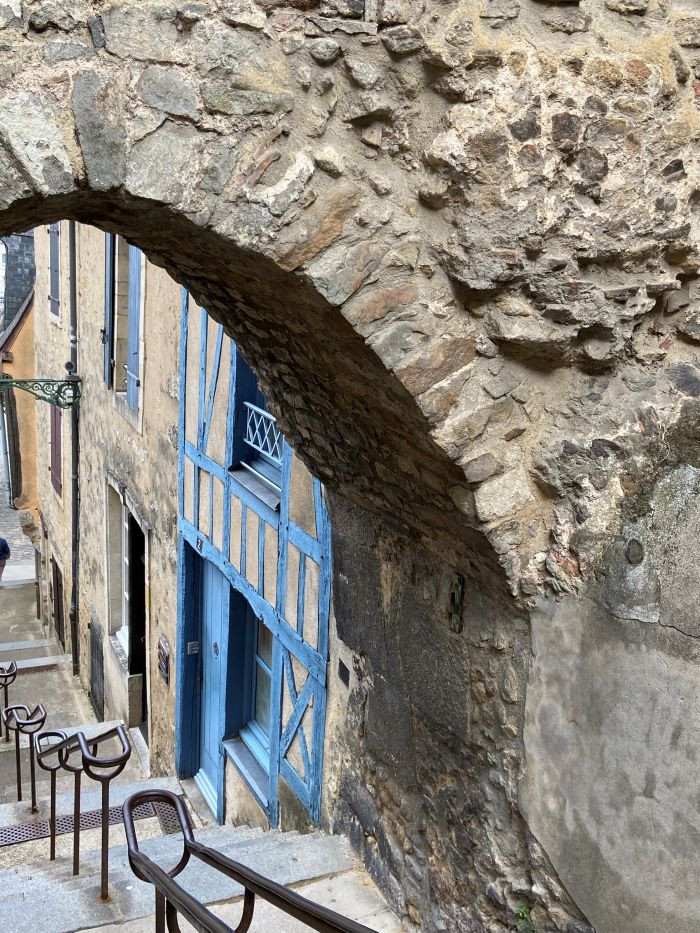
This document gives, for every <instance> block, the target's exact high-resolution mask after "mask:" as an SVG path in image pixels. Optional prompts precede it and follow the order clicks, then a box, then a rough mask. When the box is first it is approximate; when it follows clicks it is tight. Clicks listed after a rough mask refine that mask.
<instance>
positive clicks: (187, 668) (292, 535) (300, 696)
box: [175, 290, 331, 826]
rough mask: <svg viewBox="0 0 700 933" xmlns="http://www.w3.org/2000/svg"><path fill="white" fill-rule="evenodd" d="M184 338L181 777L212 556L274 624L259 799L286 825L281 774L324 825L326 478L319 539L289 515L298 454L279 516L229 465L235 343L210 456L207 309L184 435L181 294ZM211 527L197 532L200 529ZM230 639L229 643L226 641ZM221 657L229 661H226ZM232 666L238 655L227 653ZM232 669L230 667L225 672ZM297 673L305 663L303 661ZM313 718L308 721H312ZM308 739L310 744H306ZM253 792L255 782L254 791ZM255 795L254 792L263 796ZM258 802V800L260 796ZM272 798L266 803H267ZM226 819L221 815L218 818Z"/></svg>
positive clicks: (192, 750) (190, 756)
mask: <svg viewBox="0 0 700 933" xmlns="http://www.w3.org/2000/svg"><path fill="white" fill-rule="evenodd" d="M181 317H182V325H181V343H180V418H179V431H178V437H179V463H178V492H179V508H178V568H179V570H178V607H177V612H178V623H177V673H178V676H177V678H176V684H177V694H176V705H177V728H176V739H175V756H176V767H177V771H178V774H179V775H180V776H182V777H186V776H191V775H193V774H194V773H195V772H196V770H197V767H198V761H197V756H198V748H199V743H198V730H199V721H200V708H199V702H200V700H199V683H198V663H199V661H198V655H197V654H190V653H188V647H187V646H188V643H190V642H196V641H197V640H198V637H199V634H198V612H199V608H198V592H199V588H198V579H197V566H198V560H199V559H200V558H201V559H204V560H208V561H211V562H212V563H213V564H214V565H215V566H216V567H217V568H218V569H219V570H220V571H221V572H222V573H223V575H224V577H225V578H226V579H227V580H228V582H229V583H230V585H231V587H233V589H234V590H235V591H236V592H237V593H239V594H241V596H242V597H243V598H244V599H245V600H246V601H247V602H248V604H249V605H250V607H251V608H252V611H253V612H254V613H255V615H256V616H257V617H258V618H260V619H261V620H262V621H263V622H264V624H265V625H266V626H267V627H268V628H269V630H270V631H271V633H272V635H273V658H272V702H271V730H270V770H269V786H268V797H267V801H266V802H264V801H260V802H261V804H262V805H263V807H264V808H265V809H266V813H267V816H268V819H269V821H270V824H271V825H272V826H277V825H278V822H279V801H278V783H279V778H280V777H282V778H283V779H284V780H285V782H286V783H287V784H288V786H289V787H290V789H291V790H292V792H293V793H294V794H295V795H296V796H297V797H298V799H299V800H300V801H301V802H302V804H303V805H304V806H305V807H306V809H307V811H308V813H309V816H310V817H311V819H312V820H313V821H314V822H315V823H316V824H318V823H320V816H321V784H322V775H323V751H324V748H323V746H324V735H325V719H326V678H327V667H328V626H329V617H330V599H331V529H330V521H329V518H328V512H327V510H326V506H325V502H324V497H323V489H322V486H321V483H320V482H319V481H318V480H317V479H314V480H313V488H314V506H315V517H316V537H315V538H314V537H313V536H312V535H310V534H309V533H308V532H307V531H305V530H304V529H303V528H301V527H300V526H299V525H297V524H296V523H295V522H293V521H292V520H291V518H290V501H289V494H290V476H291V469H292V456H293V455H292V451H291V448H290V447H289V445H288V444H287V443H286V442H285V443H284V445H283V452H282V465H281V477H282V479H281V498H280V508H279V512H277V511H275V510H274V509H272V508H270V507H269V506H268V505H266V504H265V503H264V502H262V501H261V500H260V499H258V498H257V497H256V496H255V495H254V494H253V493H251V492H250V491H249V490H248V489H247V488H246V487H245V486H243V485H242V484H241V483H240V482H238V480H236V478H235V477H234V476H233V475H232V474H231V472H230V471H229V469H227V467H228V466H230V465H231V464H232V463H233V456H234V443H235V438H236V436H237V434H236V432H237V431H238V432H240V417H239V418H237V417H236V413H237V405H238V409H239V410H240V409H241V408H242V406H241V405H240V400H239V399H237V398H236V384H237V383H236V362H237V354H236V351H235V346H234V344H233V343H231V354H230V359H231V363H230V374H229V386H228V411H227V419H226V455H225V463H224V464H221V463H217V462H216V461H215V460H213V459H212V458H211V457H210V456H208V454H207V452H206V451H207V442H208V438H209V432H210V427H211V420H212V417H213V411H214V399H215V393H216V386H217V382H218V380H219V377H220V373H219V369H220V364H221V359H222V348H223V340H224V339H225V338H224V335H223V328H222V327H220V326H219V328H218V331H217V336H216V345H215V349H214V356H213V359H214V365H213V367H212V373H211V376H210V384H209V386H207V358H208V347H207V343H208V339H209V338H208V315H207V313H206V311H202V312H201V328H200V335H201V337H200V347H199V350H200V354H199V379H198V387H197V382H196V381H194V380H192V379H190V386H192V385H193V384H194V385H195V387H196V389H195V390H196V391H198V399H197V402H198V424H197V432H196V438H197V442H196V445H195V444H193V443H192V442H190V441H189V440H187V438H186V435H185V424H186V410H187V382H188V380H187V349H188V340H189V339H190V332H189V327H188V319H189V297H188V294H187V292H186V291H184V290H183V294H182V305H181ZM187 461H189V462H190V463H191V464H192V465H193V467H194V471H193V473H194V490H193V491H192V500H193V515H192V519H193V521H190V520H189V519H188V518H186V517H185V514H184V504H185V494H186V490H185V475H186V470H185V466H186V463H187ZM215 478H216V479H217V480H218V481H220V482H221V484H222V486H223V491H224V506H223V530H222V542H221V544H222V546H221V549H219V548H218V547H216V546H215V544H214V543H213V540H212V539H213V495H212V491H213V482H214V479H215ZM202 481H204V482H207V481H208V482H209V483H210V492H209V504H210V507H209V514H208V515H207V516H204V519H205V521H204V522H203V523H202V522H201V521H200V515H199V512H200V485H201V482H202ZM233 497H235V498H237V499H238V500H239V501H240V504H241V546H240V570H239V569H236V567H234V566H233V565H232V564H231V563H230V561H229V559H228V556H229V554H230V543H231V533H232V529H231V501H232V498H233ZM248 521H257V522H258V523H259V526H260V527H259V529H258V530H259V532H260V531H262V533H259V535H258V554H257V558H258V580H257V587H256V586H253V585H252V584H251V583H250V582H249V581H248V579H247V578H246V543H247V536H246V526H247V522H248ZM198 524H199V525H201V527H202V528H203V529H204V530H200V528H199V527H197V525H198ZM265 525H270V526H271V527H272V528H274V529H275V530H276V531H277V540H278V554H277V587H276V594H275V604H274V605H272V604H271V603H269V602H268V601H267V600H266V599H265V598H264V595H263V592H264V588H263V579H264V578H263V562H264V557H265V553H264V531H265V527H264V526H265ZM290 544H291V545H294V547H296V548H297V549H298V551H299V581H298V595H297V605H296V609H297V625H295V626H293V625H291V624H290V623H289V622H288V621H287V618H286V608H287V607H286V598H287V572H288V563H289V546H290ZM309 561H314V562H315V563H316V564H317V565H318V568H319V603H318V631H317V639H316V645H315V646H313V645H312V644H310V643H309V642H308V641H305V640H304V626H303V614H304V605H305V580H306V571H307V567H308V562H309ZM224 643H228V640H227V639H226V638H225V639H224ZM292 659H294V660H295V661H296V662H297V665H298V666H301V667H302V668H303V669H304V670H305V672H306V679H305V683H304V684H303V686H301V687H298V686H297V684H296V681H295V674H294V666H293V664H292ZM222 660H224V659H222ZM230 661H231V663H233V659H230ZM224 669H225V668H224ZM297 670H298V667H297ZM285 690H286V692H287V696H288V698H289V701H290V703H291V712H290V713H289V714H288V716H287V721H286V722H284V721H283V709H284V697H283V693H284V691H285ZM311 702H313V706H312V708H311V710H310V712H311V730H310V732H311V734H310V735H309V736H307V735H306V733H305V731H304V727H303V725H302V720H303V719H304V718H305V713H306V712H307V711H308V707H309V703H311ZM221 705H222V708H227V707H228V706H230V703H229V700H228V698H223V702H222V704H221ZM307 718H308V717H307ZM295 737H296V738H297V740H298V742H297V744H298V747H299V750H300V755H301V761H302V770H303V774H301V773H299V770H298V769H297V768H296V767H295V766H294V764H293V763H292V762H291V760H290V758H289V756H288V753H289V751H290V749H291V746H292V743H293V742H294V739H295ZM223 738H227V736H223V737H222V745H221V756H220V762H221V765H220V776H219V787H220V789H221V794H220V800H221V801H223V782H224V767H225V754H224V747H223ZM307 738H308V742H307ZM251 789H252V788H251ZM256 796H257V794H256ZM258 799H259V798H258ZM265 804H266V805H265ZM217 818H218V819H219V820H220V821H222V820H223V812H222V813H220V814H217Z"/></svg>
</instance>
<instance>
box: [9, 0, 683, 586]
mask: <svg viewBox="0 0 700 933" xmlns="http://www.w3.org/2000/svg"><path fill="white" fill-rule="evenodd" d="M647 5H648V4H647V2H646V0H635V2H634V3H629V2H626V3H622V2H618V0H608V2H607V3H603V2H602V0H600V2H598V0H595V2H593V0H589V2H588V4H587V6H586V4H580V5H579V4H578V3H572V4H567V5H565V6H564V7H561V6H559V5H557V4H556V3H549V4H548V3H544V4H538V3H535V2H533V0H523V3H522V4H521V2H519V0H512V2H507V3H505V4H504V3H502V2H501V0H498V2H496V0H487V2H486V4H485V5H484V4H481V3H479V4H477V3H476V2H475V0H463V2H454V3H436V2H432V3H426V2H422V0H396V2H389V0H381V2H380V3H379V4H378V5H377V4H375V3H371V2H366V3H364V4H363V3H360V2H358V3H352V2H345V0H343V2H340V0H333V2H331V0H324V2H322V3H320V5H317V4H316V3H314V2H307V0H299V2H298V4H294V3H289V2H286V0H284V2H279V3H276V2H274V0H265V2H263V3H261V4H259V5H258V4H254V3H252V2H250V0H217V2H215V0H201V2H186V3H185V2H183V3H176V2H163V0H146V2H139V3H130V2H111V3H102V2H99V3H98V2H94V0H93V2H90V0H26V2H25V0H4V2H3V3H2V5H0V48H1V50H2V62H1V64H0V137H1V138H2V150H1V151H0V210H2V214H0V227H1V228H2V230H3V231H9V230H11V229H13V228H15V229H16V228H19V227H27V226H28V225H30V224H33V223H37V222H40V221H45V220H47V219H49V218H51V217H54V218H55V217H58V216H74V217H78V218H80V219H84V220H88V221H94V222H99V223H102V224H106V225H110V224H111V225H114V226H115V227H117V226H118V227H119V228H120V229H121V230H123V232H124V233H126V235H128V236H129V237H131V238H132V239H133V240H134V241H135V242H137V243H139V245H141V246H142V247H143V248H144V249H145V250H146V251H147V253H148V254H149V256H150V257H151V258H152V259H153V260H154V261H156V262H161V263H162V264H163V265H165V266H166V267H167V268H168V269H169V270H170V271H172V273H173V274H174V275H175V276H176V277H177V278H178V279H179V280H181V281H182V282H184V283H185V284H187V285H188V286H189V287H190V288H191V289H192V292H193V293H194V295H195V296H196V297H197V298H198V299H199V300H205V301H206V303H207V305H208V307H209V308H210V309H211V311H212V313H213V314H215V315H216V316H218V317H220V318H221V319H222V320H224V321H225V322H226V324H227V326H228V327H229V328H230V330H231V332H232V333H233V335H234V336H235V337H236V338H237V339H238V340H239V341H240V342H241V344H242V346H243V347H244V349H246V350H247V351H248V353H249V355H250V356H251V357H252V358H253V359H254V361H255V363H256V365H257V366H258V368H259V369H260V370H261V373H262V376H263V379H264V380H265V382H266V384H267V387H268V388H269V389H270V391H271V394H272V397H273V401H274V403H275V404H276V407H277V411H278V412H279V414H280V415H281V416H282V419H283V422H284V424H285V428H286V429H287V430H288V431H289V432H290V435H291V436H292V437H293V438H296V439H297V442H298V445H299V447H300V449H302V450H304V451H305V456H306V457H307V459H308V461H309V464H310V465H311V466H312V467H313V469H314V470H315V472H316V473H318V475H320V476H322V477H323V478H324V479H325V480H327V481H328V482H331V483H333V482H335V483H336V485H337V487H338V488H339V489H340V490H341V491H342V492H344V493H345V494H348V495H351V496H353V497H354V498H356V499H357V500H358V501H361V502H362V503H363V504H365V505H369V506H371V507H373V508H375V509H377V508H378V509H380V510H383V511H385V512H388V513H391V514H392V515H394V516H395V517H398V518H399V519H400V520H401V521H402V522H403V523H404V524H406V525H407V526H408V527H410V528H412V529H413V530H414V531H417V532H419V533H420V534H421V535H422V537H423V538H424V540H425V541H426V542H428V543H431V542H432V544H433V546H435V544H437V546H438V547H439V548H440V549H441V550H442V551H443V553H444V548H445V546H446V544H447V545H448V550H449V551H450V552H453V553H454V554H455V560H457V561H462V562H464V563H465V564H467V563H468V561H467V559H466V554H467V553H469V554H470V555H471V556H472V557H473V558H476V557H477V555H481V557H480V560H481V561H482V562H484V563H485V564H492V563H493V559H494V557H497V558H498V560H499V561H500V563H501V565H502V566H503V567H504V569H505V573H506V576H507V577H508V580H509V583H510V588H511V591H512V592H513V594H514V595H516V596H518V597H520V598H521V599H525V600H526V599H528V598H531V597H532V596H534V595H535V594H536V593H538V592H540V591H541V590H542V588H543V587H547V586H548V587H550V588H554V589H555V590H557V589H564V590H567V589H570V588H571V586H572V585H573V586H575V585H576V582H575V581H576V579H577V578H578V576H579V574H580V568H579V567H578V566H577V558H576V556H575V555H574V554H572V552H571V550H570V548H569V545H568V537H567V536H568V533H569V531H570V528H569V526H571V524H572V523H573V524H575V523H576V522H580V520H581V518H582V516H585V515H588V514H589V513H590V512H591V511H593V510H595V509H597V508H598V507H599V505H600V503H599V502H598V500H599V499H600V498H601V497H600V496H599V493H600V489H598V488H597V486H599V485H600V483H599V482H598V483H597V481H596V473H597V472H600V469H601V457H602V458H603V460H605V458H609V456H610V450H609V448H608V447H605V445H603V448H604V449H603V448H601V447H600V445H599V447H598V448H596V447H594V446H591V445H592V442H595V441H596V439H600V438H601V437H603V438H605V437H610V436H611V435H612V436H617V435H618V434H620V433H624V434H628V435H631V436H632V438H633V440H634V438H635V437H637V436H638V434H639V432H638V428H637V421H636V418H635V414H634V412H635V411H636V410H637V409H638V408H640V406H642V407H643V402H644V401H645V393H646V396H648V394H649V388H648V385H647V383H648V379H649V378H652V377H651V376H650V377H648V378H647V377H645V378H642V379H640V378H638V377H637V376H636V375H635V374H636V373H638V372H639V371H640V370H644V371H645V372H646V371H653V373H654V375H653V380H654V381H655V382H656V381H657V377H658V378H659V379H661V381H662V382H663V383H664V384H667V385H669V388H670V395H671V399H670V405H669V407H670V408H671V409H672V411H671V417H672V416H673V411H675V410H677V408H678V404H677V402H676V400H677V399H680V398H681V397H682V395H683V394H684V393H685V394H686V395H687V394H688V392H689V391H690V393H691V394H692V389H691V390H689V389H688V386H687V380H685V377H684V375H683V373H682V372H681V373H680V375H679V372H680V371H679V369H678V367H679V366H680V367H681V368H682V367H683V366H684V365H686V363H688V362H689V361H690V360H691V359H692V358H693V357H694V350H693V343H694V341H696V340H697V339H700V323H698V320H700V319H698V302H699V301H700V297H699V295H698V288H699V286H698V280H697V270H698V251H697V245H698V223H699V221H698V204H699V203H700V196H699V195H698V178H697V172H698V160H697V158H695V159H693V158H692V153H693V151H694V149H695V151H697V150H696V147H697V134H698V124H699V121H698V111H697V107H695V106H694V104H693V100H694V96H695V95H694V91H695V90H696V89H697V86H698V83H697V82H698V80H699V79H698V75H700V64H698V59H699V58H700V52H699V51H698V48H699V47H700V38H699V32H700V26H699V25H698V18H697V16H693V15H691V13H690V11H684V10H682V9H681V10H674V11H671V12H669V13H668V14H664V13H663V12H661V11H660V10H656V8H654V9H650V10H649V11H648V13H647V12H646V10H647ZM588 7H590V8H591V9H590V10H589V9H588ZM603 37H604V38H603ZM601 374H602V377H601ZM674 374H675V375H674ZM606 393H607V395H606ZM567 445H568V446H567ZM562 454H564V460H563V461H562ZM572 457H573V458H574V459H576V460H577V462H576V466H575V468H574V469H571V463H570V461H571V458H572ZM567 458H568V459H567ZM602 498H603V499H605V496H603V497H602ZM608 505H609V502H607V501H606V502H604V503H603V507H604V508H605V509H607V507H608ZM485 538H488V539H489V540H490V545H491V546H489V547H484V542H485ZM552 542H554V544H553V543H552ZM572 578H573V583H572Z"/></svg>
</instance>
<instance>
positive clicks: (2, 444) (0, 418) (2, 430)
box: [0, 399, 14, 508]
mask: <svg viewBox="0 0 700 933" xmlns="http://www.w3.org/2000/svg"><path fill="white" fill-rule="evenodd" d="M0 451H1V452H2V467H3V474H4V476H5V481H6V483H7V505H8V506H9V507H10V508H14V503H13V500H12V474H11V473H10V451H9V450H8V447H7V428H6V425H5V400H4V399H2V400H0Z"/></svg>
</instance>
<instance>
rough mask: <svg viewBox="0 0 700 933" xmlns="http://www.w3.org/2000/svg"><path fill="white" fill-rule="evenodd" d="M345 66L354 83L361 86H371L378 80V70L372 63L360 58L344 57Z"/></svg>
mask: <svg viewBox="0 0 700 933" xmlns="http://www.w3.org/2000/svg"><path fill="white" fill-rule="evenodd" d="M345 67H346V68H347V71H348V74H349V75H350V77H351V79H352V80H353V81H354V82H355V84H357V85H359V86H360V87H363V88H371V87H374V85H375V84H376V83H377V81H378V80H379V71H378V70H377V69H376V68H375V67H374V65H372V64H370V63H369V62H366V61H363V60H362V59H360V58H348V57H346V58H345Z"/></svg>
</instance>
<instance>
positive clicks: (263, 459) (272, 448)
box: [231, 351, 284, 509]
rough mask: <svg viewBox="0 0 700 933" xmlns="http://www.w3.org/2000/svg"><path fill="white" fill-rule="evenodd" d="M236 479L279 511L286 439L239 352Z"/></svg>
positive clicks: (236, 406)
mask: <svg viewBox="0 0 700 933" xmlns="http://www.w3.org/2000/svg"><path fill="white" fill-rule="evenodd" d="M235 386H236V388H235V392H236V405H235V423H234V444H233V454H234V459H233V464H232V466H231V471H232V473H233V475H234V476H235V477H236V478H237V479H238V480H239V482H241V483H242V484H243V485H244V486H245V487H246V488H247V489H249V491H251V492H253V493H254V494H255V495H256V496H257V497H258V498H259V499H262V500H263V501H264V502H265V503H266V504H267V505H269V506H270V507H271V508H274V509H277V508H279V503H280V495H281V485H282V455H283V452H284V435H283V434H282V432H281V431H280V429H279V428H278V427H277V419H276V418H275V416H274V415H272V414H270V412H269V411H268V410H267V399H266V398H265V396H264V394H263V393H262V392H261V391H260V389H259V387H258V380H257V378H256V376H255V374H254V373H253V371H252V370H251V369H250V367H249V366H248V364H247V363H246V361H245V360H244V359H243V357H242V356H241V355H240V354H239V353H238V352H237V351H236V383H235Z"/></svg>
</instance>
